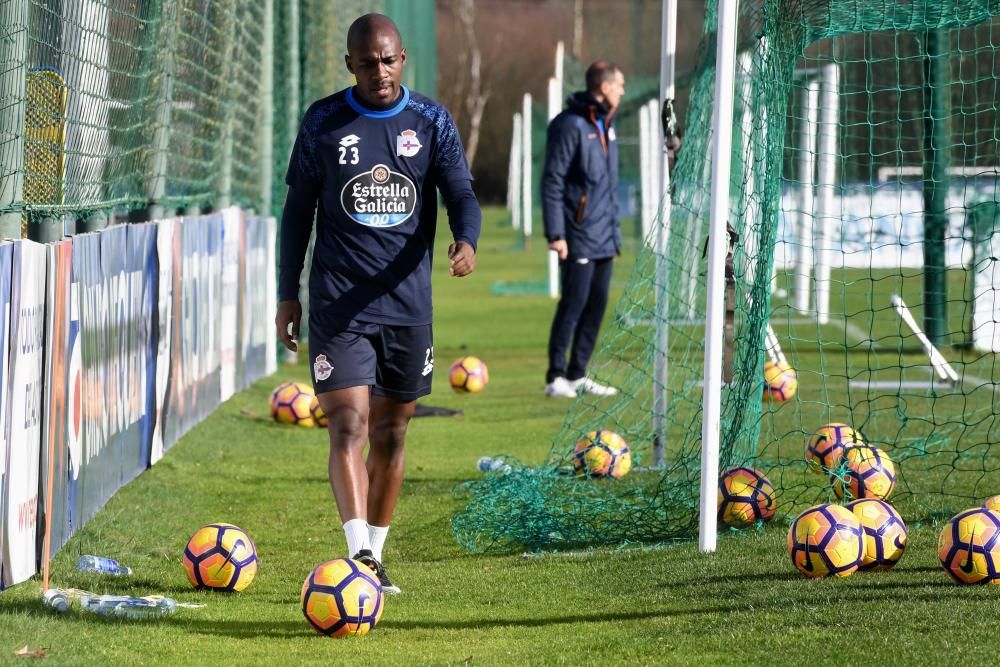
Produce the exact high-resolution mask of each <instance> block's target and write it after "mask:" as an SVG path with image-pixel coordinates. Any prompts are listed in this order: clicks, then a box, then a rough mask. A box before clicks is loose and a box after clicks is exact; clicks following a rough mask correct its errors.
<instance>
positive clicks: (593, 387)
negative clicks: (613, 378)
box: [567, 377, 618, 396]
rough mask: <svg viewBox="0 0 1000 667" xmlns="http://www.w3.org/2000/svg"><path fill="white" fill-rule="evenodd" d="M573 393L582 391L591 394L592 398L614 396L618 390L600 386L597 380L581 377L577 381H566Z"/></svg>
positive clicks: (608, 386)
mask: <svg viewBox="0 0 1000 667" xmlns="http://www.w3.org/2000/svg"><path fill="white" fill-rule="evenodd" d="M567 384H569V385H570V386H571V387H573V390H574V391H582V392H585V393H587V394H593V395H594V396H614V395H615V394H617V393H618V390H617V389H616V388H614V387H612V386H610V385H606V384H601V383H600V382H598V381H597V380H591V379H590V378H587V377H583V378H580V379H579V380H573V381H568V380H567Z"/></svg>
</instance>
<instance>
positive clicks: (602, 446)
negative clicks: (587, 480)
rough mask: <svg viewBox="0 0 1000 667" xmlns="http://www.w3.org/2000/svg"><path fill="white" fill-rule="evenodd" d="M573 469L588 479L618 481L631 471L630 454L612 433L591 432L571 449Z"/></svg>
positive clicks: (620, 438)
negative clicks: (611, 479)
mask: <svg viewBox="0 0 1000 667" xmlns="http://www.w3.org/2000/svg"><path fill="white" fill-rule="evenodd" d="M573 469H574V470H576V472H577V473H579V474H586V475H587V476H588V477H613V478H614V479H619V478H621V477H624V476H625V475H626V474H628V471H629V470H631V469H632V452H631V451H630V450H629V447H628V443H627V442H625V438H623V437H621V436H620V435H618V434H617V433H615V432H614V431H591V432H590V433H588V434H587V435H585V436H583V437H582V438H580V439H579V440H578V441H577V443H576V447H574V448H573Z"/></svg>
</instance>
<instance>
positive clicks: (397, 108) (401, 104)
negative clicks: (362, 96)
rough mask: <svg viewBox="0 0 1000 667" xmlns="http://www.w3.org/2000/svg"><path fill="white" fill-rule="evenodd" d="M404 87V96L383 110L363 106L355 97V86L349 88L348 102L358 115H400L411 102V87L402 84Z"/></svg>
mask: <svg viewBox="0 0 1000 667" xmlns="http://www.w3.org/2000/svg"><path fill="white" fill-rule="evenodd" d="M400 88H402V89H403V96H402V97H400V98H399V101H398V102H396V104H395V105H393V106H391V107H389V108H388V109H383V110H382V111H373V110H372V109H367V108H365V107H363V106H362V105H361V104H360V103H359V102H358V101H357V100H356V99H354V88H353V87H352V88H348V89H347V103H348V104H349V105H350V107H351V108H352V109H354V110H355V111H356V112H357V113H358V115H361V116H364V117H365V118H392V117H393V116H395V115H398V114H399V113H400V112H402V111H403V109H405V108H406V105H407V104H409V103H410V89H409V88H407V87H406V86H400Z"/></svg>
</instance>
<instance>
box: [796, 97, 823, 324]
mask: <svg viewBox="0 0 1000 667" xmlns="http://www.w3.org/2000/svg"><path fill="white" fill-rule="evenodd" d="M801 112H802V121H801V122H802V126H801V129H800V132H799V155H798V179H799V211H798V220H799V229H798V257H797V262H796V264H797V265H798V266H797V268H796V271H795V309H796V310H798V311H799V312H802V313H804V312H807V311H808V310H809V296H810V294H811V292H812V290H811V289H810V287H809V283H810V281H811V280H812V267H813V207H814V205H815V199H816V192H815V183H816V179H815V177H814V175H813V174H814V173H815V171H816V125H817V119H818V118H819V82H818V81H816V80H815V79H812V80H810V81H809V82H808V83H807V84H806V86H805V88H803V89H802V109H801Z"/></svg>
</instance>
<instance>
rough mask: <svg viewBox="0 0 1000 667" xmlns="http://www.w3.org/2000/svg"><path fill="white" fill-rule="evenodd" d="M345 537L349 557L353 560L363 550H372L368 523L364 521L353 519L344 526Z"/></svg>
mask: <svg viewBox="0 0 1000 667" xmlns="http://www.w3.org/2000/svg"><path fill="white" fill-rule="evenodd" d="M344 535H345V536H346V537H347V553H348V557H351V558H353V557H354V555H355V554H357V553H358V552H359V551H361V550H362V549H368V550H369V551H370V550H371V548H372V543H371V540H370V539H369V538H368V522H367V521H365V520H364V519H351V520H349V521H347V522H346V523H345V524H344Z"/></svg>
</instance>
